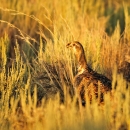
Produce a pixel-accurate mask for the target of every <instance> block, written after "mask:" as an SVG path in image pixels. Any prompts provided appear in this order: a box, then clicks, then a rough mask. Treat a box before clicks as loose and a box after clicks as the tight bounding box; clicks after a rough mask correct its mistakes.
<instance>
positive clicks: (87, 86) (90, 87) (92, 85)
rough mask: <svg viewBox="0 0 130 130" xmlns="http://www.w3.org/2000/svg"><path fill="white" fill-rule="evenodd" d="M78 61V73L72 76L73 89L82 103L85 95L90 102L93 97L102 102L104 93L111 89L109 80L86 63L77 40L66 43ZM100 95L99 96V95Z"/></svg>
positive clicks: (82, 50) (83, 103) (84, 102)
mask: <svg viewBox="0 0 130 130" xmlns="http://www.w3.org/2000/svg"><path fill="white" fill-rule="evenodd" d="M66 47H67V48H69V47H71V48H72V49H73V52H74V54H75V57H76V60H77V62H78V66H77V68H78V73H77V75H76V76H75V77H74V84H73V85H74V90H75V93H76V95H77V96H78V99H79V100H80V101H81V103H82V105H85V104H86V96H87V97H88V99H89V101H90V102H91V101H92V99H93V98H95V99H99V102H100V103H101V102H103V96H104V93H107V92H109V91H111V89H112V87H111V80H109V79H108V78H107V77H105V76H104V75H102V74H99V73H97V72H95V71H93V70H92V69H91V68H90V67H89V66H88V64H87V60H86V57H85V52H84V49H83V46H82V45H81V43H79V42H78V41H74V42H71V43H68V44H67V45H66ZM99 95H100V96H99Z"/></svg>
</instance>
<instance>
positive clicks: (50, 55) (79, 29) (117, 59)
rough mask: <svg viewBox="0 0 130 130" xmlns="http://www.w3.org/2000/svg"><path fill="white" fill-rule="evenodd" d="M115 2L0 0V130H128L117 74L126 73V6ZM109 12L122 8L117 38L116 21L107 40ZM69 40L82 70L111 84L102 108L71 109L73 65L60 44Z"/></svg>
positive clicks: (127, 100)
mask: <svg viewBox="0 0 130 130" xmlns="http://www.w3.org/2000/svg"><path fill="white" fill-rule="evenodd" d="M119 2H120V1H117V3H116V2H115V3H114V2H113V1H108V2H104V1H102V0H98V1H96V2H95V0H92V1H90V2H89V1H84V0H81V1H78V0H73V1H70V0H67V1H63V0H61V1H60V2H59V1H56V0H55V1H40V0H35V1H34V0H30V1H29V0H26V1H17V0H13V1H10V2H7V1H6V0H1V3H0V26H1V28H0V32H1V33H0V36H1V38H0V129H1V130H14V129H18V130H20V129H22V130H32V129H34V130H43V129H46V130H50V129H56V130H57V129H63V130H66V129H69V130H71V129H75V130H79V129H83V130H84V129H88V130H91V129H92V130H95V129H96V130H98V129H102V130H107V129H109V130H112V129H113V130H119V129H120V130H121V129H130V87H129V83H127V81H126V80H125V79H124V78H123V74H122V73H121V74H118V71H119V70H123V69H122V68H123V67H124V68H125V69H124V70H128V69H129V68H126V66H125V65H124V64H125V63H126V61H125V55H129V44H130V43H129V31H130V28H129V22H130V18H129V8H128V7H129V1H124V3H122V4H120V3H121V2H120V3H119ZM126 5H127V6H126ZM113 8H115V10H114V13H117V12H118V11H117V10H118V9H119V8H123V9H124V15H125V30H124V33H123V37H122V35H120V32H121V31H120V25H119V22H117V24H116V26H115V30H114V32H113V33H112V34H111V37H109V36H108V35H107V34H106V32H105V29H106V26H107V24H106V23H107V21H109V20H108V19H109V17H111V15H112V13H111V10H113ZM106 13H107V16H105V15H106ZM117 15H118V13H117ZM115 16H116V15H115ZM116 20H117V19H116ZM112 22H115V21H112ZM109 28H111V27H109ZM37 34H38V35H37ZM36 35H37V36H36ZM19 39H20V40H19ZM73 40H78V41H80V42H81V43H82V44H83V46H84V48H85V54H86V58H87V61H88V64H89V65H90V67H92V68H93V69H94V70H95V71H97V72H99V73H102V74H104V75H105V76H107V77H109V78H110V79H111V80H112V88H113V89H112V93H113V97H112V98H111V97H110V95H109V94H107V95H105V97H104V98H105V99H104V100H105V101H104V105H98V103H97V102H96V101H93V103H92V104H87V105H86V107H83V108H81V109H78V108H77V106H76V105H75V104H76V103H75V102H76V99H75V97H74V98H73V99H72V96H73V77H74V75H75V74H76V62H75V58H74V56H73V54H72V53H71V52H70V50H68V49H67V48H66V43H67V42H70V41H73ZM12 41H13V42H12ZM12 48H14V49H12ZM10 61H11V62H10ZM9 63H10V64H11V65H8V64H9ZM124 73H125V72H124Z"/></svg>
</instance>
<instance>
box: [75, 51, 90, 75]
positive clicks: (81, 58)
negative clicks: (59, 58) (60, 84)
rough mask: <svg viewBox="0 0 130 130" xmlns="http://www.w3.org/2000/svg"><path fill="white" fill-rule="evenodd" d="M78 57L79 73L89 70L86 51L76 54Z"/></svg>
mask: <svg viewBox="0 0 130 130" xmlns="http://www.w3.org/2000/svg"><path fill="white" fill-rule="evenodd" d="M76 59H77V62H78V74H81V73H83V72H84V71H89V67H88V64H87V60H86V57H85V53H84V51H83V52H80V53H78V54H76Z"/></svg>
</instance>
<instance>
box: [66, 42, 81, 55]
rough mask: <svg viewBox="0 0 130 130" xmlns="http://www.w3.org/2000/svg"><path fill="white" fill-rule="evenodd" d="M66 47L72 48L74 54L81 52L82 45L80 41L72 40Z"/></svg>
mask: <svg viewBox="0 0 130 130" xmlns="http://www.w3.org/2000/svg"><path fill="white" fill-rule="evenodd" d="M66 47H67V48H69V47H70V48H72V49H73V51H74V53H75V54H80V53H82V52H83V46H82V44H81V43H80V42H78V41H74V42H70V43H68V44H67V45H66Z"/></svg>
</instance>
